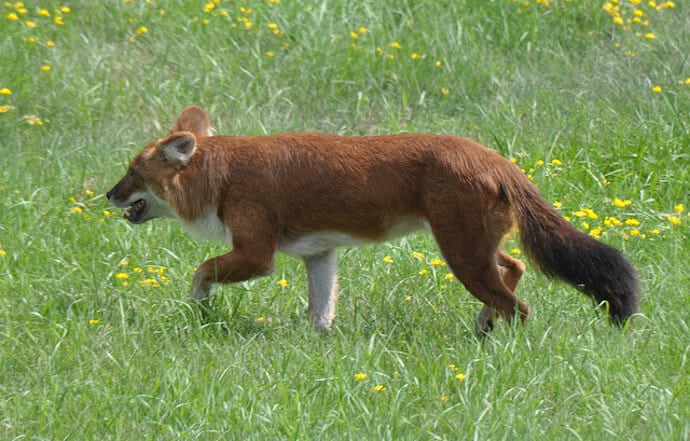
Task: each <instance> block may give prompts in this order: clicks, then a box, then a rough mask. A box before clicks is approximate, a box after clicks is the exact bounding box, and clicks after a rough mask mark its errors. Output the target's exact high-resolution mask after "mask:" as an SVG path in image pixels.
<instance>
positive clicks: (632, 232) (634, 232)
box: [630, 229, 640, 236]
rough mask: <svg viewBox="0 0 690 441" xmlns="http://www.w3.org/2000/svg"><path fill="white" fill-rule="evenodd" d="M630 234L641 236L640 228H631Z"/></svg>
mask: <svg viewBox="0 0 690 441" xmlns="http://www.w3.org/2000/svg"><path fill="white" fill-rule="evenodd" d="M630 235H631V236H639V235H640V230H637V229H635V230H630Z"/></svg>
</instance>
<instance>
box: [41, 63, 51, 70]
mask: <svg viewBox="0 0 690 441" xmlns="http://www.w3.org/2000/svg"><path fill="white" fill-rule="evenodd" d="M41 70H42V71H43V72H50V71H51V70H53V68H52V67H51V66H50V65H48V64H44V65H43V66H41Z"/></svg>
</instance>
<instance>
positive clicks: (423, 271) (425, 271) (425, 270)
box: [418, 268, 429, 276]
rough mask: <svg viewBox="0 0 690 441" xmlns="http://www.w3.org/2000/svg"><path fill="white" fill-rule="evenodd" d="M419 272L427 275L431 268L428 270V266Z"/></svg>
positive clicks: (421, 274)
mask: <svg viewBox="0 0 690 441" xmlns="http://www.w3.org/2000/svg"><path fill="white" fill-rule="evenodd" d="M418 274H419V275H420V276H426V275H427V274H429V270H427V269H426V268H424V269H421V270H419V273H418Z"/></svg>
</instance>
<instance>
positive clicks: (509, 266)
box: [476, 250, 525, 332]
mask: <svg viewBox="0 0 690 441" xmlns="http://www.w3.org/2000/svg"><path fill="white" fill-rule="evenodd" d="M496 262H497V263H498V272H499V273H500V274H501V279H503V284H504V285H505V286H506V288H508V289H509V290H510V291H511V292H512V293H513V294H515V289H516V288H517V285H518V283H519V282H520V278H521V277H522V274H523V273H524V272H525V264H524V263H522V262H521V261H519V260H517V259H514V258H512V257H510V256H509V255H508V254H506V253H505V252H504V251H503V250H499V251H498V256H497V257H496ZM499 317H500V314H499V313H498V311H496V309H494V308H492V307H490V306H488V305H484V306H483V307H482V310H481V311H479V314H477V320H476V328H477V332H484V331H486V330H490V329H493V327H494V323H495V322H496V320H498V318H499Z"/></svg>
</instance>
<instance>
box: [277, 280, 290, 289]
mask: <svg viewBox="0 0 690 441" xmlns="http://www.w3.org/2000/svg"><path fill="white" fill-rule="evenodd" d="M276 285H278V286H280V287H281V288H287V287H288V286H290V282H288V281H287V280H285V279H280V280H278V281H277V282H276Z"/></svg>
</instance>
